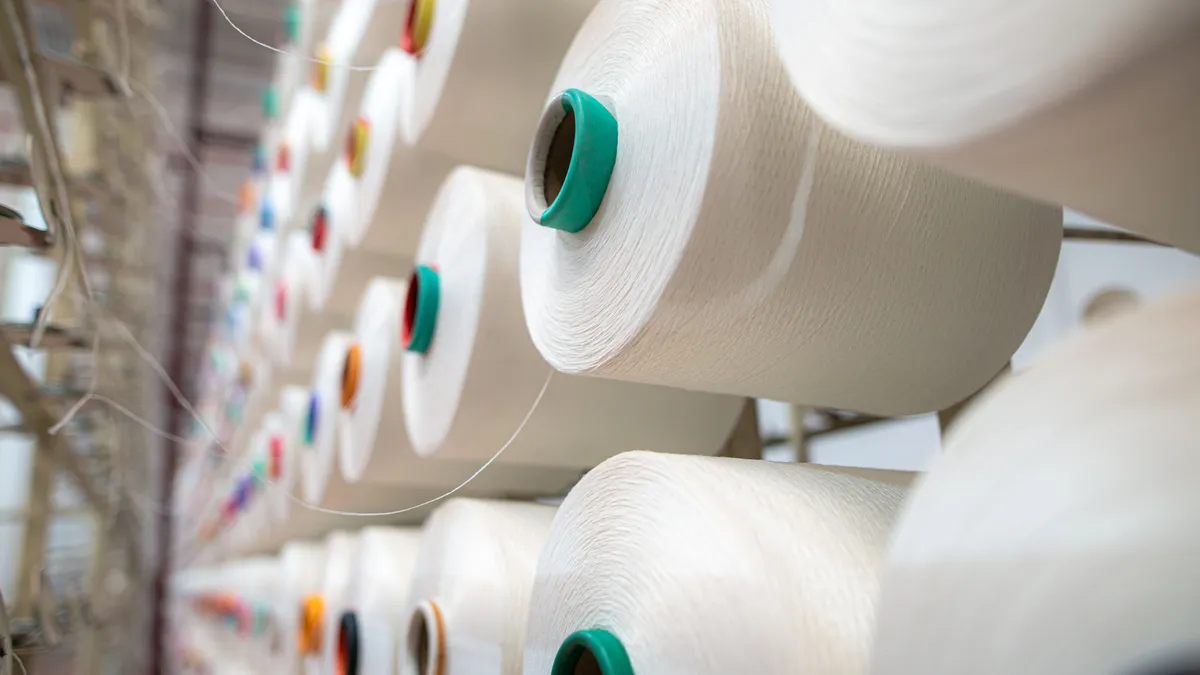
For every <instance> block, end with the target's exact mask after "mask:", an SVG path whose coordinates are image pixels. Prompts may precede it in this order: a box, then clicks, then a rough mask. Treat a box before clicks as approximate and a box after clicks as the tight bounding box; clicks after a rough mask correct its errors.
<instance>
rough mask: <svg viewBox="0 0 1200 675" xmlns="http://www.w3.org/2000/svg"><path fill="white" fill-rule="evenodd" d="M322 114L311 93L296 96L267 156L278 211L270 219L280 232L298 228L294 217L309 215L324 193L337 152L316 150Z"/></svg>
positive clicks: (272, 199) (273, 201) (272, 203)
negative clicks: (314, 140)
mask: <svg viewBox="0 0 1200 675" xmlns="http://www.w3.org/2000/svg"><path fill="white" fill-rule="evenodd" d="M321 114H322V104H321V101H320V99H319V98H318V97H317V95H316V94H315V93H314V92H312V91H311V90H307V89H305V90H302V91H300V92H299V93H297V94H296V97H295V100H294V101H293V102H292V106H291V108H289V109H288V112H287V117H286V118H285V122H284V127H283V132H282V138H281V139H280V142H279V143H278V145H277V147H276V148H275V149H274V151H273V154H272V155H271V156H269V157H267V161H269V162H270V163H271V172H270V188H269V190H270V192H269V194H270V201H269V202H268V205H269V206H270V208H273V209H275V212H274V214H273V215H272V216H271V218H270V219H271V220H272V221H273V222H274V223H275V227H276V228H278V229H279V231H281V232H287V231H288V230H289V229H291V228H293V227H297V222H296V220H295V218H297V217H300V216H301V215H302V214H305V213H308V210H309V209H310V208H311V204H312V203H314V202H315V201H316V199H317V198H318V197H319V196H320V194H321V185H322V183H324V181H325V177H326V176H327V175H328V173H329V167H330V166H331V165H332V163H333V159H334V157H335V156H336V153H334V152H333V151H321V150H318V149H317V148H314V147H313V133H314V132H313V127H314V126H316V125H317V123H318V122H319V120H320V117H321Z"/></svg>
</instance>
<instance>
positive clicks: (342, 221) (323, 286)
mask: <svg viewBox="0 0 1200 675" xmlns="http://www.w3.org/2000/svg"><path fill="white" fill-rule="evenodd" d="M356 199H357V193H356V191H355V184H354V179H353V177H351V176H350V172H349V171H348V170H347V168H346V166H345V165H344V164H343V163H339V164H338V165H337V166H335V167H333V170H332V172H331V173H330V174H329V180H328V181H327V182H326V184H325V192H324V197H323V198H322V200H321V204H320V205H319V206H317V207H316V208H315V209H314V210H313V211H312V213H311V217H310V223H311V225H310V228H309V234H310V237H311V246H312V249H313V252H314V259H315V263H314V269H315V271H316V274H315V275H314V277H313V283H311V284H309V285H308V291H309V294H308V304H309V308H310V309H311V310H313V311H326V310H329V311H332V312H335V313H338V314H346V315H352V313H353V312H352V310H351V309H350V308H352V307H354V306H355V305H356V304H357V303H358V301H359V299H360V298H361V297H362V294H363V291H364V290H365V289H366V287H367V283H369V282H370V281H371V279H372V278H374V277H377V276H397V275H401V274H405V273H407V272H408V269H409V264H408V261H407V260H403V259H397V258H393V257H391V256H389V255H386V254H381V253H378V252H376V251H371V250H367V249H358V250H355V251H349V250H347V248H346V238H347V233H348V232H351V231H353V230H354V227H355V226H354V222H355V218H356V211H357V204H356V202H355V200H356Z"/></svg>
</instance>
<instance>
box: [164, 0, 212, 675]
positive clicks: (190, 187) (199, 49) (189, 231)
mask: <svg viewBox="0 0 1200 675" xmlns="http://www.w3.org/2000/svg"><path fill="white" fill-rule="evenodd" d="M195 2H196V19H195V22H194V24H193V25H194V26H195V32H194V37H193V51H192V59H191V82H190V86H189V90H188V107H187V110H188V125H187V129H188V137H187V139H186V140H187V145H188V151H189V153H190V154H191V155H192V157H196V158H200V157H201V155H202V152H201V150H202V148H201V145H202V144H201V138H200V131H201V129H203V127H204V124H203V121H204V110H205V108H207V105H208V85H209V82H208V79H209V70H210V68H209V66H210V61H211V60H212V30H213V23H214V20H215V17H214V13H213V6H212V4H211V3H210V2H209V1H208V0H195ZM182 178H183V181H184V183H183V198H182V199H181V200H180V204H179V207H180V214H179V240H180V241H179V245H178V247H177V248H176V256H175V265H174V267H175V288H174V293H173V295H174V299H175V303H174V310H173V316H172V317H171V318H172V321H171V324H172V325H171V339H172V344H171V359H170V366H169V368H168V374H169V375H170V377H171V379H172V380H174V381H175V382H177V383H179V384H181V385H182V384H183V380H184V375H185V374H186V373H185V368H186V367H187V338H188V329H189V325H188V314H189V312H188V307H187V306H186V302H187V299H188V296H190V295H191V283H192V269H191V262H192V254H193V249H194V241H193V237H194V234H195V230H196V212H197V211H199V207H200V181H199V176H198V175H197V173H196V170H195V167H193V166H192V165H191V164H190V163H189V164H188V165H187V167H185V168H184V170H183V175H182ZM183 390H184V391H185V392H186V391H189V390H190V387H186V386H185V387H184V389H183ZM167 395H168V396H170V399H169V400H170V401H171V409H170V424H169V426H168V428H169V429H170V430H171V431H172V432H173V433H176V434H181V433H183V432H184V430H185V429H186V428H187V417H186V415H185V411H184V409H183V406H181V405H180V404H179V402H178V401H176V400H175V398H174V396H171V395H170V393H169V392H168V394H167ZM182 452H184V447H183V446H182V445H181V444H178V443H175V444H173V445H172V447H171V449H170V450H168V452H167V455H166V457H164V461H163V467H162V501H161V503H160V506H161V508H160V515H159V523H158V569H157V571H156V574H155V578H154V619H153V624H152V627H153V630H152V631H151V638H150V639H151V640H153V644H152V645H151V656H150V675H163V674H164V673H165V672H166V668H167V659H166V644H165V642H166V639H167V635H168V633H169V630H168V626H167V621H166V598H167V581H168V578H169V577H168V575H169V574H170V569H171V567H170V565H171V543H172V525H173V523H172V518H171V508H170V507H171V505H172V503H173V501H174V487H175V469H176V466H177V464H178V461H179V455H180V454H181V453H182Z"/></svg>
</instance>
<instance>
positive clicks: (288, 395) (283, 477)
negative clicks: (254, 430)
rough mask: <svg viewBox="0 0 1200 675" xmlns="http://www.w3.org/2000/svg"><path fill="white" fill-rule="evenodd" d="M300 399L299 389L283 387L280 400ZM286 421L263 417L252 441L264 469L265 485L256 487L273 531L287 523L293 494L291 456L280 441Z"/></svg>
mask: <svg viewBox="0 0 1200 675" xmlns="http://www.w3.org/2000/svg"><path fill="white" fill-rule="evenodd" d="M303 395H304V389H303V388H300V387H284V388H283V389H282V390H281V393H280V399H281V400H282V399H291V400H297V399H299V398H300V397H302V396H303ZM285 425H286V420H285V417H284V415H283V413H281V412H279V411H272V412H269V413H267V414H266V415H264V416H263V421H262V427H261V428H260V429H259V433H258V435H257V438H256V441H257V442H256V448H255V451H254V452H255V455H256V457H257V458H258V461H262V462H263V463H264V465H265V468H266V471H265V478H266V481H267V483H268V484H267V485H265V486H257V489H259V490H262V491H263V493H264V497H263V499H264V501H265V502H266V510H267V513H268V514H269V518H270V523H271V529H272V530H273V531H275V530H277V529H278V528H280V527H282V526H283V524H284V523H286V522H287V519H288V516H289V515H290V514H291V512H292V500H291V499H289V498H288V496H289V495H290V494H291V493H292V491H293V490H294V487H295V484H296V474H297V473H298V468H299V467H298V466H297V462H296V461H295V455H294V454H290V453H288V445H287V442H286V441H285V440H284V436H285V434H286V426H285ZM271 486H275V487H274V489H272V487H271Z"/></svg>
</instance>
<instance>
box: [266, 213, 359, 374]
mask: <svg viewBox="0 0 1200 675" xmlns="http://www.w3.org/2000/svg"><path fill="white" fill-rule="evenodd" d="M316 283H318V280H317V271H316V261H315V259H314V252H313V250H312V246H311V244H310V236H309V235H308V234H307V233H304V232H291V233H289V234H288V241H287V255H286V257H285V260H284V264H283V269H282V272H281V274H280V276H279V278H278V279H277V280H276V283H275V287H274V289H273V293H274V297H273V298H271V302H270V303H268V304H269V305H270V307H268V308H264V310H263V319H262V323H263V325H264V326H265V327H264V328H263V330H262V332H263V338H264V344H265V345H267V351H268V353H270V355H271V357H272V360H273V361H274V362H275V363H277V364H280V365H282V366H286V367H287V372H288V378H289V380H295V379H296V378H303V379H304V380H305V381H307V380H308V379H310V378H311V372H312V364H313V362H314V361H315V360H316V357H317V351H318V350H319V349H320V347H321V340H322V339H323V338H324V336H325V334H326V333H328V332H330V331H332V330H341V329H345V328H347V327H348V326H350V322H351V317H350V315H349V313H348V312H345V311H341V312H339V311H336V310H335V309H334V308H328V309H327V310H326V311H321V312H313V311H306V307H305V305H306V304H307V302H308V300H309V298H310V297H311V295H312V293H311V290H310V288H311V286H312V285H313V284H316Z"/></svg>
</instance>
